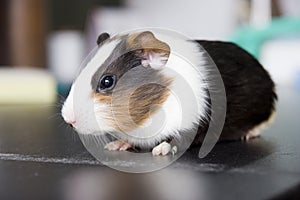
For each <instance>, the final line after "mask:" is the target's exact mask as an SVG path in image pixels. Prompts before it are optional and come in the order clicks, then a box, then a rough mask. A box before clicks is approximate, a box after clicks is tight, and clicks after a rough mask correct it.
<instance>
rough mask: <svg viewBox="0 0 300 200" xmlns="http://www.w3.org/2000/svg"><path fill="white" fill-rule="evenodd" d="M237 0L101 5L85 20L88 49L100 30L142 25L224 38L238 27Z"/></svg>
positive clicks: (143, 0)
mask: <svg viewBox="0 0 300 200" xmlns="http://www.w3.org/2000/svg"><path fill="white" fill-rule="evenodd" d="M238 1H239V0H227V1H219V0H210V1H208V0H190V1H188V2H186V1H173V0H164V1H160V0H152V1H146V0H127V1H126V2H125V5H126V6H125V7H124V8H105V7H102V8H100V9H96V10H93V11H92V12H91V14H90V17H89V18H88V20H87V23H88V37H89V49H92V48H93V47H94V46H95V45H96V40H97V36H98V35H99V34H100V33H101V32H104V31H106V32H108V33H111V34H116V33H119V32H122V31H127V30H130V29H137V28H145V27H161V28H164V29H171V30H174V31H177V32H180V33H182V34H184V35H186V36H188V37H191V38H195V39H201V38H205V39H213V40H220V39H225V38H227V37H228V35H229V34H231V33H232V32H233V30H235V29H236V28H237V25H238V20H237V16H238V10H237V9H238Z"/></svg>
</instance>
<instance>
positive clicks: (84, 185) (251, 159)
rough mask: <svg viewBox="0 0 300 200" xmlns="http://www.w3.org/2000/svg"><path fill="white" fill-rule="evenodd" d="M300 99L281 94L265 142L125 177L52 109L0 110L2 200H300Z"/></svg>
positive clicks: (228, 146) (221, 147)
mask: <svg viewBox="0 0 300 200" xmlns="http://www.w3.org/2000/svg"><path fill="white" fill-rule="evenodd" d="M299 102H300V91H299V90H298V91H297V90H295V89H291V88H283V87H282V88H279V104H278V113H277V117H276V120H275V122H274V123H273V125H272V126H271V127H270V128H269V129H267V130H266V131H264V133H263V136H262V137H261V138H258V139H254V140H251V141H249V142H231V143H220V144H218V145H217V146H215V148H214V150H213V151H212V152H211V153H210V154H209V155H208V156H207V157H206V158H204V159H202V160H200V159H198V158H197V153H198V149H192V150H189V151H188V152H186V153H185V155H184V156H183V157H181V158H180V159H179V160H178V161H176V162H175V163H173V164H172V165H171V166H169V167H168V168H165V169H164V170H160V171H157V172H154V173H147V174H127V173H122V172H118V171H115V170H112V169H110V168H107V167H105V166H103V165H101V163H99V162H97V161H96V160H95V159H94V158H93V157H92V156H91V155H90V154H89V153H88V152H87V151H86V150H85V148H84V147H83V145H82V144H81V141H80V139H79V138H78V136H77V135H76V134H74V133H73V131H72V129H71V128H70V127H67V126H66V125H65V124H64V123H63V121H62V119H61V118H60V117H59V115H55V113H58V112H59V110H58V109H57V108H55V107H47V106H1V107H0V199H55V200H57V199H72V200H77V199H78V200H83V199H84V200H92V199H104V200H106V199H172V200H174V199H185V200H188V199H193V200H194V199H249V200H250V199H251V200H253V199H291V198H292V197H293V198H294V199H300V120H299V118H300V106H299Z"/></svg>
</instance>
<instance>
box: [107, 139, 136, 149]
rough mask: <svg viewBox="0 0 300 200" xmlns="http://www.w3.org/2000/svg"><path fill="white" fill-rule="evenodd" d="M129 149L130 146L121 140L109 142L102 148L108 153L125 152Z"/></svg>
mask: <svg viewBox="0 0 300 200" xmlns="http://www.w3.org/2000/svg"><path fill="white" fill-rule="evenodd" d="M130 148H131V144H129V143H127V142H125V141H123V140H116V141H113V142H110V143H108V144H106V145H105V146H104V149H107V150H109V151H117V150H119V151H126V150H127V149H130Z"/></svg>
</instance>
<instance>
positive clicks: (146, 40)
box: [127, 31, 170, 58]
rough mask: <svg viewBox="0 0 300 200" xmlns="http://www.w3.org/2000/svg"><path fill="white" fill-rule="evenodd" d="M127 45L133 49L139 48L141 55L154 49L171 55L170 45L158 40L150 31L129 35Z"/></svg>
mask: <svg viewBox="0 0 300 200" xmlns="http://www.w3.org/2000/svg"><path fill="white" fill-rule="evenodd" d="M127 46H128V48H129V49H131V50H139V51H138V52H137V53H138V54H140V55H143V54H148V53H149V51H154V52H155V53H159V54H162V55H163V56H164V57H167V58H168V57H169V56H170V47H169V45H167V44H166V43H164V42H162V41H160V40H158V39H157V38H156V37H155V36H154V35H153V33H151V32H150V31H145V32H140V33H134V34H131V35H129V36H128V38H127Z"/></svg>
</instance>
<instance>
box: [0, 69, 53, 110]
mask: <svg viewBox="0 0 300 200" xmlns="http://www.w3.org/2000/svg"><path fill="white" fill-rule="evenodd" d="M55 101H56V81H55V79H54V77H53V76H52V75H51V73H50V72H48V71H47V70H43V69H35V68H0V105H1V104H10V105H12V104H51V103H54V102H55Z"/></svg>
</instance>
